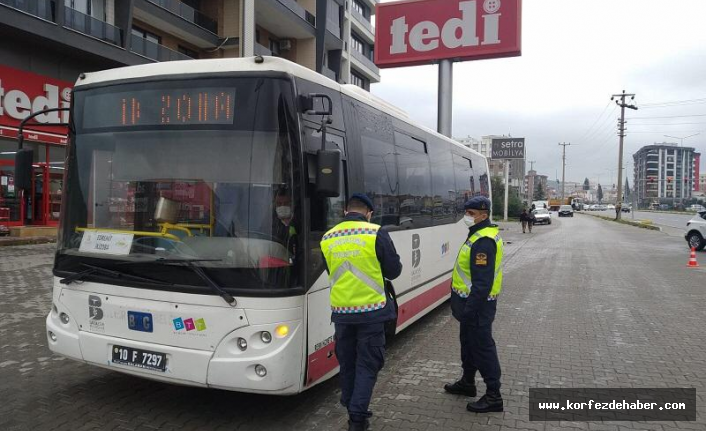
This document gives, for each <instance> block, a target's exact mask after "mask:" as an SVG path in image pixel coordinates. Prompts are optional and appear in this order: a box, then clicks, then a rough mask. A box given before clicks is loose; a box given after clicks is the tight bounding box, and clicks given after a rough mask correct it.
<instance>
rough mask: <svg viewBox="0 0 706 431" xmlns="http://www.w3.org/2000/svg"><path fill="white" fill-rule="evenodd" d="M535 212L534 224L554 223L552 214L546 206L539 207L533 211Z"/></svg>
mask: <svg viewBox="0 0 706 431" xmlns="http://www.w3.org/2000/svg"><path fill="white" fill-rule="evenodd" d="M532 214H534V224H552V214H551V213H550V212H549V210H547V209H545V208H538V209H536V210H534V211H532Z"/></svg>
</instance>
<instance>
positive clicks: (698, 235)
mask: <svg viewBox="0 0 706 431" xmlns="http://www.w3.org/2000/svg"><path fill="white" fill-rule="evenodd" d="M684 238H685V239H686V242H687V243H688V244H689V248H695V249H697V250H699V251H701V250H703V249H704V247H706V211H702V212H700V213H698V214H696V215H695V216H694V218H692V219H691V220H689V222H688V223H687V224H686V233H685V234H684Z"/></svg>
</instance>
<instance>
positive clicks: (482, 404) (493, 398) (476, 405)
mask: <svg viewBox="0 0 706 431" xmlns="http://www.w3.org/2000/svg"><path fill="white" fill-rule="evenodd" d="M466 410H468V411H469V412H474V413H489V412H501V411H503V398H502V397H501V396H500V393H499V392H498V393H495V394H485V395H483V396H482V397H481V398H480V399H479V400H478V401H474V402H472V403H468V405H466Z"/></svg>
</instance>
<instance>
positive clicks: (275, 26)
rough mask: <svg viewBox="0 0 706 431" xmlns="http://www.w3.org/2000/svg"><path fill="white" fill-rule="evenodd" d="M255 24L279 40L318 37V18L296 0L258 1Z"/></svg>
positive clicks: (256, 3)
mask: <svg viewBox="0 0 706 431" xmlns="http://www.w3.org/2000/svg"><path fill="white" fill-rule="evenodd" d="M255 22H256V23H257V25H259V26H261V27H262V28H264V29H265V30H267V31H269V32H271V33H273V34H275V35H277V37H278V38H289V39H309V38H313V37H316V18H315V17H314V15H312V14H311V13H310V12H309V11H307V10H306V9H304V8H303V7H302V6H301V5H300V4H299V3H297V2H296V1H294V0H258V1H256V2H255Z"/></svg>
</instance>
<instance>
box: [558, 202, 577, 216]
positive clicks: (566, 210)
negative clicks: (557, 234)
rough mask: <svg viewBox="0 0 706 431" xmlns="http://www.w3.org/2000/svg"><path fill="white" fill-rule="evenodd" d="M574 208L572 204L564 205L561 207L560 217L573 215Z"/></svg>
mask: <svg viewBox="0 0 706 431" xmlns="http://www.w3.org/2000/svg"><path fill="white" fill-rule="evenodd" d="M573 216H574V209H573V208H571V205H562V206H560V207H559V217H573Z"/></svg>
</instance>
